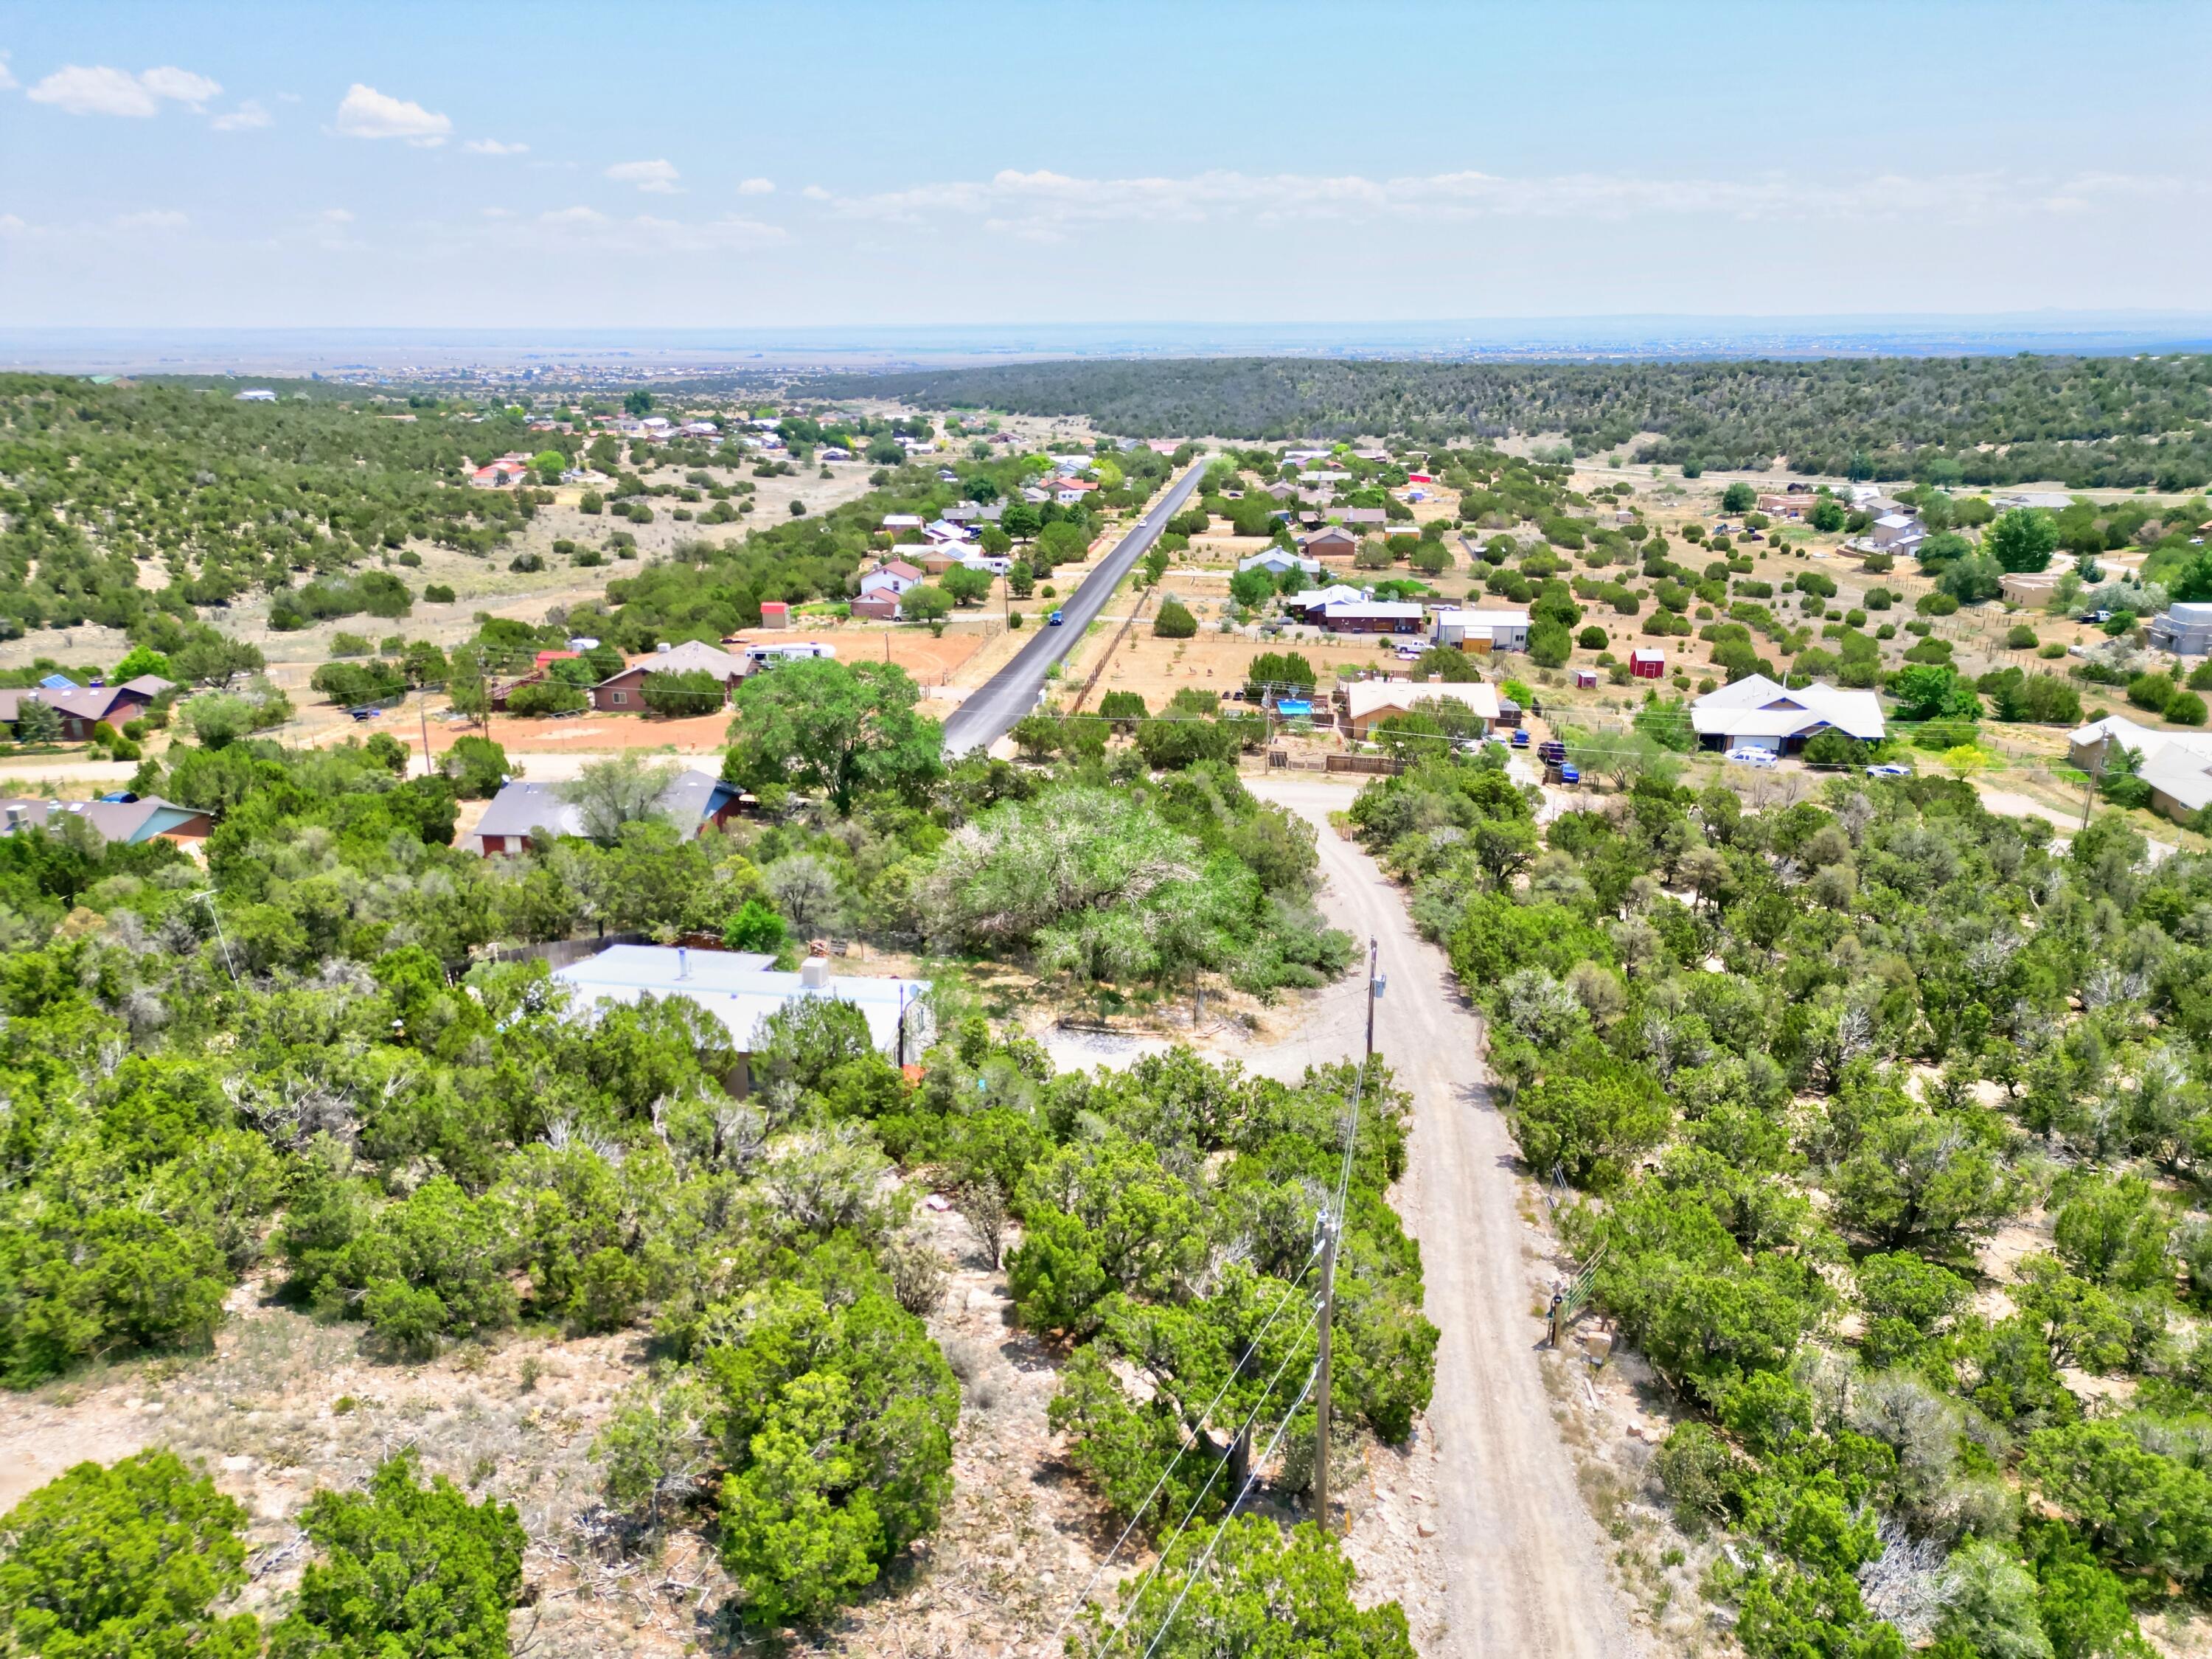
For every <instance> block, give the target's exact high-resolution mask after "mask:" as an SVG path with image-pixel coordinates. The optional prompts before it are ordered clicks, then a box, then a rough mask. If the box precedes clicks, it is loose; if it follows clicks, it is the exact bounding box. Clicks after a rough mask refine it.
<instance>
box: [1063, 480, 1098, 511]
mask: <svg viewBox="0 0 2212 1659" xmlns="http://www.w3.org/2000/svg"><path fill="white" fill-rule="evenodd" d="M1097 488H1098V486H1097V484H1095V483H1091V482H1090V481H1089V480H1088V479H1084V478H1065V479H1062V480H1061V481H1060V483H1059V485H1058V486H1057V487H1055V488H1054V490H1053V492H1052V498H1053V500H1054V501H1058V502H1059V503H1060V505H1061V506H1062V507H1080V506H1082V504H1083V499H1084V497H1085V495H1089V494H1090V493H1091V491H1092V490H1094V489H1097Z"/></svg>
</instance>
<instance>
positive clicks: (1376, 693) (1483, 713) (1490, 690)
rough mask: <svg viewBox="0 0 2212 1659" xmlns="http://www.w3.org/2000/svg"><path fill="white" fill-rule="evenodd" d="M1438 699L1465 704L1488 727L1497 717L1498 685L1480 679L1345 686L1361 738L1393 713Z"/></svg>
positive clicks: (1348, 706)
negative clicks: (1487, 683)
mask: <svg viewBox="0 0 2212 1659" xmlns="http://www.w3.org/2000/svg"><path fill="white" fill-rule="evenodd" d="M1438 701H1443V702H1457V703H1464V704H1466V705H1467V707H1468V708H1469V709H1471V710H1473V711H1474V713H1475V714H1478V715H1480V717H1481V719H1482V722H1483V725H1484V727H1485V728H1486V729H1487V728H1488V726H1490V725H1491V724H1492V722H1493V721H1495V720H1497V719H1498V688H1497V687H1496V686H1494V685H1486V684H1482V683H1481V682H1480V681H1473V682H1469V681H1462V680H1355V681H1353V682H1352V684H1350V685H1347V686H1346V687H1345V688H1344V702H1345V715H1346V721H1347V723H1348V724H1349V725H1350V726H1351V728H1352V736H1353V737H1355V738H1365V737H1366V736H1367V734H1368V733H1369V732H1371V731H1373V730H1374V728H1375V726H1376V724H1377V723H1378V722H1380V721H1383V720H1388V719H1389V717H1390V716H1391V715H1393V714H1411V713H1413V709H1414V707H1415V706H1416V705H1417V704H1419V703H1424V702H1438Z"/></svg>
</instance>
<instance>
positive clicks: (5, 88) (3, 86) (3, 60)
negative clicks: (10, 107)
mask: <svg viewBox="0 0 2212 1659" xmlns="http://www.w3.org/2000/svg"><path fill="white" fill-rule="evenodd" d="M14 90H15V76H13V75H10V74H9V72H8V54H7V53H6V52H0V92H13V91H14ZM20 222H21V221H18V223H20Z"/></svg>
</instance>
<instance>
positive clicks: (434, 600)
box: [422, 582, 453, 605]
mask: <svg viewBox="0 0 2212 1659" xmlns="http://www.w3.org/2000/svg"><path fill="white" fill-rule="evenodd" d="M422 600H423V603H424V604H426V605H451V604H452V603H453V589H452V588H450V587H448V586H447V585H446V584H445V583H443V582H432V583H431V584H430V585H429V586H428V587H426V588H424V589H423V590H422Z"/></svg>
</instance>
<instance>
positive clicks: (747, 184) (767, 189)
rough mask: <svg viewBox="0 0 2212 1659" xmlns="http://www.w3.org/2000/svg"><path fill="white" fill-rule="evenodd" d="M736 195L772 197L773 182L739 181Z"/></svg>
mask: <svg viewBox="0 0 2212 1659" xmlns="http://www.w3.org/2000/svg"><path fill="white" fill-rule="evenodd" d="M738 195H740V196H773V195H775V179H740V180H739V181H738Z"/></svg>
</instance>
